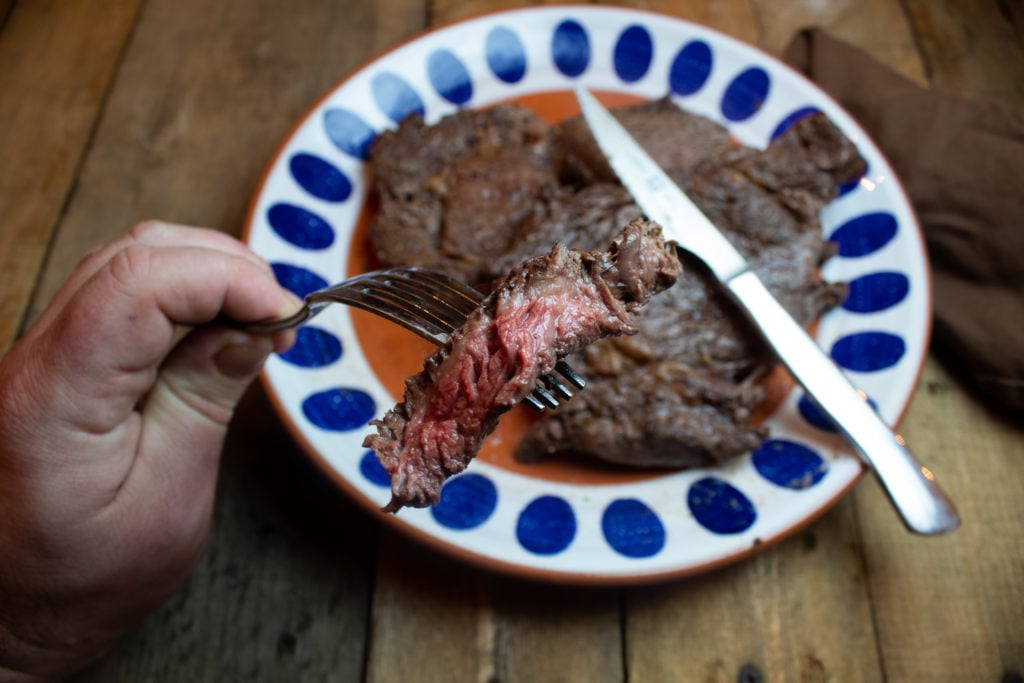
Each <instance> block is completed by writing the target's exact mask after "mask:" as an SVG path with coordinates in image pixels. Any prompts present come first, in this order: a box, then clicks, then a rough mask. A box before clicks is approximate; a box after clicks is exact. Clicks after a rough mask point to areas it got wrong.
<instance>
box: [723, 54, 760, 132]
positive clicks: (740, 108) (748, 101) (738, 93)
mask: <svg viewBox="0 0 1024 683" xmlns="http://www.w3.org/2000/svg"><path fill="white" fill-rule="evenodd" d="M771 85H772V79H771V77H770V76H768V72H767V71H765V70H764V69H762V68H761V67H757V66H752V67H750V68H749V69H747V70H746V71H744V72H743V73H741V74H740V75H738V76H737V77H736V78H734V79H733V80H732V82H731V83H729V86H728V87H727V88H726V89H725V94H724V95H722V104H721V109H722V116H724V117H725V118H726V119H728V120H730V121H746V120H747V119H749V118H750V117H751V116H753V115H754V114H756V113H757V112H758V110H759V109H760V108H761V107H762V106H764V103H765V100H767V99H768V91H769V90H770V89H771Z"/></svg>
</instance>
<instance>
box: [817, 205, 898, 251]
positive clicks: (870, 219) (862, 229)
mask: <svg viewBox="0 0 1024 683" xmlns="http://www.w3.org/2000/svg"><path fill="white" fill-rule="evenodd" d="M898 227H899V226H898V225H897V222H896V217H895V216H893V215H892V214H891V213H887V212H885V211H876V212H873V213H865V214H862V215H860V216H856V217H854V218H851V219H850V220H848V221H846V222H845V223H843V224H842V225H840V226H839V227H838V228H836V229H835V231H834V232H833V233H832V236H831V237H829V239H830V240H832V241H833V242H836V243H838V244H839V255H840V256H843V257H846V258H859V257H861V256H867V255H869V254H873V253H875V252H876V251H878V250H879V249H881V248H882V247H884V246H885V245H887V244H888V243H889V242H891V241H892V238H893V237H895V236H896V231H897V230H898Z"/></svg>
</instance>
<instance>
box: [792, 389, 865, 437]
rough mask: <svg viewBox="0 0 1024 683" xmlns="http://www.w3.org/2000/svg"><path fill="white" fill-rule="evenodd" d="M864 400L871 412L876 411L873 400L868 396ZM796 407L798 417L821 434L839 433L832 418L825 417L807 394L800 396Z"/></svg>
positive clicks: (823, 412)
mask: <svg viewBox="0 0 1024 683" xmlns="http://www.w3.org/2000/svg"><path fill="white" fill-rule="evenodd" d="M865 400H866V401H867V402H868V405H869V406H871V409H872V410H875V411H877V410H878V404H877V403H875V400H874V399H873V398H871V397H870V396H868V397H867V398H866V399H865ZM796 405H797V410H798V411H799V412H800V417H802V418H804V420H806V421H807V423H808V424H810V425H812V426H814V427H817V428H818V429H820V430H822V431H823V432H838V431H839V428H838V427H836V423H835V422H833V421H832V418H830V417H829V416H828V415H826V414H825V411H823V410H822V409H821V407H820V406H819V405H818V404H817V403H815V402H814V400H813V399H811V397H810V396H808V395H807V394H804V395H803V396H801V397H800V400H799V401H797V404H796Z"/></svg>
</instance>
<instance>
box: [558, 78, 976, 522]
mask: <svg viewBox="0 0 1024 683" xmlns="http://www.w3.org/2000/svg"><path fill="white" fill-rule="evenodd" d="M576 99H577V100H579V103H580V108H581V109H582V111H583V118H584V119H585V120H586V122H587V124H588V125H589V126H590V130H591V132H592V133H593V135H594V139H595V140H596V141H597V144H598V147H600V148H601V151H602V152H604V155H605V156H606V157H607V159H608V163H609V164H610V165H611V167H612V169H613V170H614V171H615V173H616V175H617V176H618V177H619V180H620V181H622V184H623V185H625V186H626V189H628V190H629V192H630V193H631V194H632V195H633V199H634V200H635V201H636V203H637V204H638V205H639V206H640V208H641V210H642V211H643V212H644V213H645V214H646V215H647V217H648V218H649V219H651V220H653V221H655V222H657V223H660V224H661V226H662V228H663V230H664V232H665V235H666V236H667V237H668V238H669V239H672V240H675V242H676V243H677V244H678V245H679V247H680V248H682V249H684V250H686V251H687V252H689V253H691V254H693V255H694V256H696V257H697V258H699V259H700V260H702V261H703V262H704V263H705V264H706V265H707V267H708V268H709V269H710V270H711V272H712V273H713V274H714V275H715V277H716V278H717V279H718V281H719V282H720V283H721V284H722V286H723V287H724V288H725V289H726V290H727V291H728V292H729V293H730V294H731V296H732V298H733V299H734V300H735V301H736V302H737V303H738V304H739V306H740V308H741V309H742V310H743V311H744V313H745V314H746V315H747V317H748V318H749V319H750V320H751V322H753V324H754V326H755V327H757V329H758V330H759V331H760V333H761V334H762V335H763V337H764V339H765V341H766V342H767V344H768V345H769V346H770V347H771V348H772V349H773V350H774V352H775V354H776V356H777V357H778V358H779V360H780V361H782V364H783V365H785V366H786V368H787V369H788V370H789V372H790V373H791V374H792V375H793V378H794V379H795V380H796V381H797V382H799V383H800V385H801V386H803V388H804V390H805V391H806V392H807V394H808V395H809V396H810V397H811V398H812V399H813V400H814V401H815V402H816V403H817V404H818V406H819V407H820V408H821V409H822V411H823V412H824V413H825V414H826V415H828V416H829V417H830V418H831V419H832V420H833V422H835V424H836V425H837V426H838V427H839V430H840V431H841V432H842V433H843V434H844V435H845V437H846V439H847V440H848V441H849V442H850V443H851V444H852V445H853V447H854V448H855V449H856V450H857V452H858V454H859V455H860V457H861V459H862V460H863V461H864V462H865V463H866V464H867V465H868V466H870V467H871V468H872V469H873V470H874V472H875V475H876V476H877V477H878V480H879V481H880V482H881V484H882V487H883V489H885V492H886V494H887V495H888V496H889V499H890V501H892V504H893V506H894V507H895V508H896V511H897V512H898V513H899V515H900V517H901V518H902V520H903V522H904V524H905V525H906V526H907V528H908V529H910V530H911V531H913V532H915V533H918V534H924V535H936V534H942V533H946V532H949V531H952V530H953V529H956V528H957V527H958V526H959V525H960V517H959V515H958V514H957V511H956V508H955V507H954V506H953V503H952V502H951V501H950V500H949V498H948V497H947V496H946V494H945V493H943V491H942V489H941V488H940V487H939V485H938V483H937V482H936V481H935V477H934V476H933V475H932V473H931V471H930V470H929V469H928V468H927V467H924V466H922V465H921V464H920V463H919V462H918V461H917V460H916V459H915V458H914V456H913V454H912V453H911V452H910V451H909V450H908V449H907V448H906V446H905V444H904V442H903V438H902V437H901V436H899V435H898V434H895V433H893V431H892V430H891V429H890V428H889V426H888V425H886V424H885V422H884V421H883V420H882V418H881V417H879V415H878V414H877V413H876V412H875V411H874V409H872V408H871V407H870V405H869V404H868V402H867V401H865V400H864V396H863V394H862V393H860V392H859V391H858V390H857V389H856V388H854V386H853V385H852V384H850V382H849V380H848V379H847V378H846V376H845V375H844V374H843V373H842V371H841V370H840V369H839V367H838V366H836V364H835V363H834V362H833V361H832V359H831V358H829V357H828V355H826V354H825V352H824V351H822V350H821V348H820V347H819V346H818V345H817V343H816V342H815V341H814V340H813V339H812V338H811V337H810V335H808V334H807V332H806V331H805V330H804V329H803V327H801V326H800V324H799V323H797V322H796V321H795V320H794V319H793V318H792V316H790V315H789V313H788V312H787V311H786V310H785V309H784V308H783V307H782V305H781V304H779V302H778V301H777V300H776V299H775V297H774V296H772V295H771V293H770V292H769V291H768V289H767V288H766V287H765V286H764V283H763V282H761V280H760V279H759V278H758V276H757V275H756V274H755V273H754V271H753V270H752V269H751V267H750V264H749V263H748V262H747V260H746V259H745V258H744V257H743V255H742V254H740V252H739V251H737V250H736V248H735V247H734V246H733V245H732V243H730V242H729V240H728V238H726V237H725V235H723V234H722V233H721V231H719V230H718V228H716V227H715V225H714V224H713V223H712V222H711V221H710V220H709V219H708V218H707V216H705V215H704V214H703V213H702V212H701V210H700V209H699V208H697V206H696V205H695V204H694V203H693V202H692V201H691V200H690V198H689V197H687V196H686V194H685V193H684V192H683V191H682V189H680V187H679V186H678V185H676V184H675V182H674V181H673V180H672V179H671V178H670V177H669V176H668V174H666V173H665V171H664V170H663V169H662V168H661V167H660V166H658V164H657V162H655V161H654V159H652V158H651V157H650V155H648V154H647V152H646V151H644V149H643V148H642V147H641V146H640V144H639V143H637V141H636V140H634V139H633V138H632V136H630V134H629V133H628V132H627V131H626V129H625V128H623V126H622V124H620V123H619V122H618V120H616V118H615V117H614V116H612V115H611V114H610V113H609V112H608V111H607V110H606V109H605V108H604V107H603V106H602V105H601V104H600V103H599V102H598V101H597V99H596V98H594V96H593V95H591V94H590V93H589V92H588V91H587V90H585V89H583V88H577V89H576Z"/></svg>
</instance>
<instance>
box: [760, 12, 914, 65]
mask: <svg viewBox="0 0 1024 683" xmlns="http://www.w3.org/2000/svg"><path fill="white" fill-rule="evenodd" d="M756 4H757V6H758V12H757V25H758V26H759V27H760V36H759V39H758V43H759V45H760V46H761V47H762V48H764V49H765V50H767V51H768V52H770V53H772V54H773V55H776V56H780V55H782V53H783V51H784V50H785V48H786V46H787V45H788V44H789V41H790V40H791V39H792V37H793V35H794V33H795V32H796V31H798V30H800V29H802V28H809V27H812V26H817V27H820V28H823V29H825V30H826V31H828V32H829V33H831V34H832V35H834V36H835V37H836V38H839V39H841V40H845V41H846V42H848V43H850V44H852V45H856V46H857V47H858V48H860V49H861V50H864V51H865V52H866V53H868V54H869V55H871V56H872V57H874V58H875V59H877V60H878V61H880V62H881V63H883V64H886V65H888V66H889V67H890V68H892V69H894V70H895V71H898V72H900V73H902V74H903V75H904V76H906V77H908V78H910V79H911V80H914V81H916V82H918V83H920V84H922V85H923V84H924V83H925V75H924V67H923V64H922V62H921V56H920V54H919V53H918V49H917V45H916V44H915V42H914V35H913V33H912V32H911V30H910V24H909V22H908V20H907V17H906V14H905V13H904V11H903V7H902V4H901V3H900V2H897V1H895V0H865V1H864V2H848V1H844V2H828V3H821V2H786V1H785V0H759V1H758V2H757V3H756Z"/></svg>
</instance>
